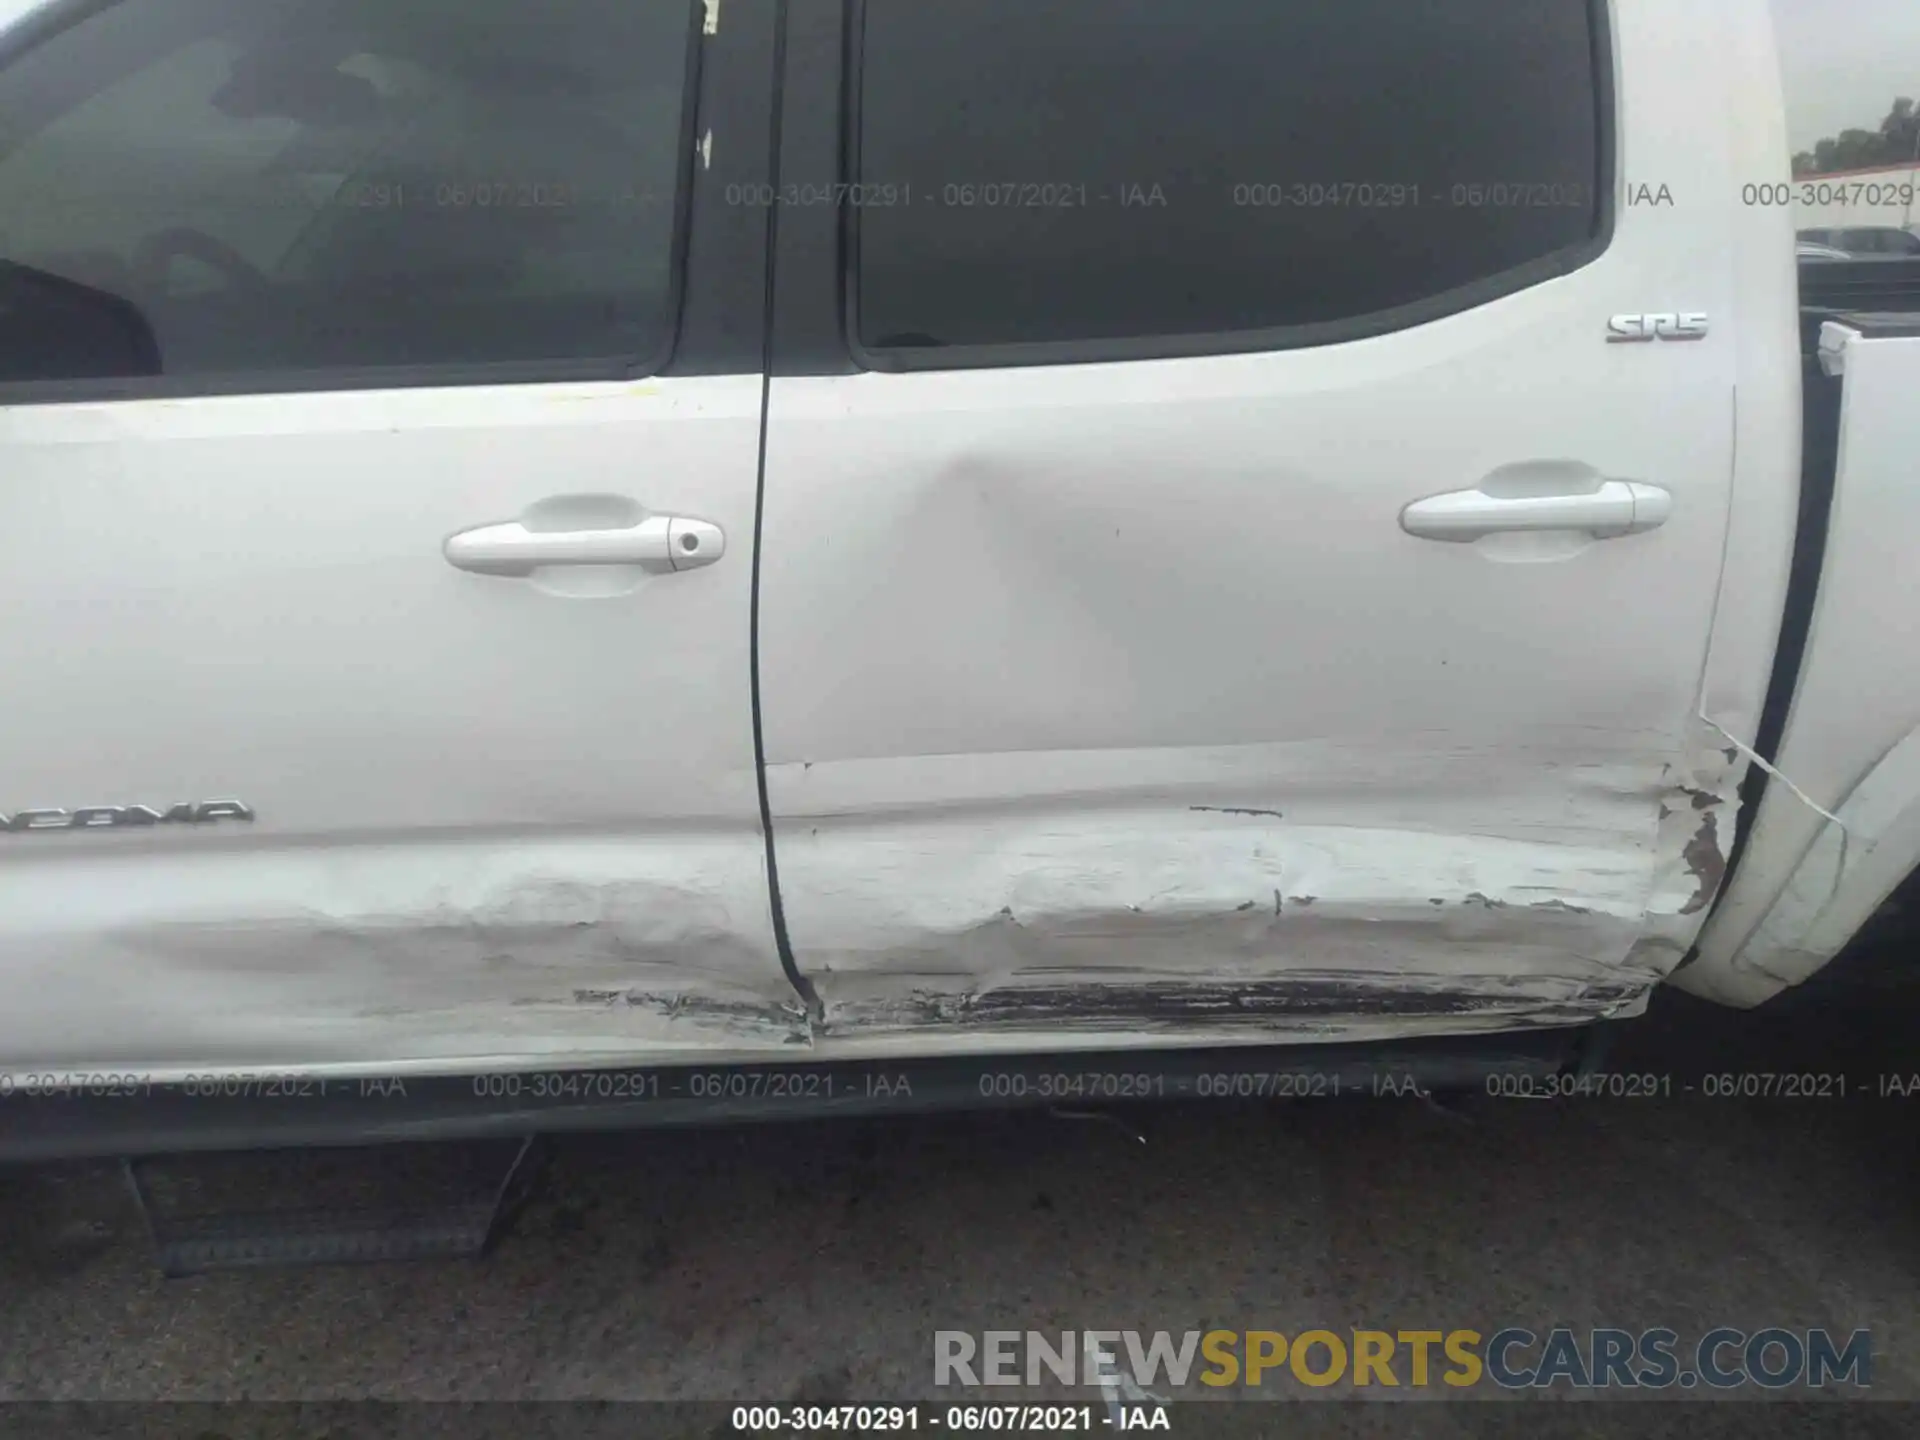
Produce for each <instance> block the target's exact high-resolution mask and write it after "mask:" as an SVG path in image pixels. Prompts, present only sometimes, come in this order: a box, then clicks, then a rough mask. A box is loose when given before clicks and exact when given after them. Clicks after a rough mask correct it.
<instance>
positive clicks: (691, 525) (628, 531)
mask: <svg viewBox="0 0 1920 1440" xmlns="http://www.w3.org/2000/svg"><path fill="white" fill-rule="evenodd" d="M445 553H446V557H447V561H448V563H449V564H452V565H457V566H458V567H459V568H460V569H462V570H471V571H473V572H474V573H475V574H477V575H511V576H526V575H531V574H532V573H533V572H534V571H536V570H538V569H540V568H542V567H543V566H547V565H637V566H639V567H640V568H642V569H644V570H651V571H653V572H655V573H656V574H672V573H673V572H674V571H676V570H697V569H699V568H700V567H701V566H702V565H711V564H713V562H714V561H716V560H718V559H719V558H720V557H721V556H722V555H724V554H726V553H727V537H726V534H725V532H724V531H722V530H721V528H720V527H719V526H718V525H715V524H714V523H712V522H711V521H709V520H689V519H687V518H685V517H684V516H679V515H649V516H648V517H647V518H646V519H644V520H642V521H640V522H639V523H638V524H636V525H627V526H622V527H620V528H617V529H594V530H529V529H528V528H527V527H526V526H525V525H524V524H522V523H521V522H520V521H518V520H509V521H507V522H506V523H505V524H501V525H482V526H480V527H479V528H478V529H474V530H463V531H461V532H460V533H459V534H458V535H453V536H450V537H449V538H448V540H447V543H446V546H445Z"/></svg>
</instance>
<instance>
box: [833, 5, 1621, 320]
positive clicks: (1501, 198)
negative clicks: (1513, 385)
mask: <svg viewBox="0 0 1920 1440" xmlns="http://www.w3.org/2000/svg"><path fill="white" fill-rule="evenodd" d="M859 87H860V90H859V101H860V111H859V127H858V145H859V150H858V154H859V163H858V171H859V173H858V175H857V177H856V178H857V179H858V180H859V181H860V182H861V184H862V186H863V187H867V188H864V189H863V190H862V191H861V192H859V193H858V194H857V196H856V198H857V199H858V200H859V202H860V203H859V207H858V212H857V213H858V222H857V223H858V240H859V250H858V256H859V261H858V274H857V301H858V307H859V308H858V313H859V330H860V338H861V340H862V342H863V343H864V344H865V345H866V346H868V347H869V348H873V349H888V348H897V347H898V348H904V347H933V346H968V345H986V344H999V343H1009V342H1016V343H1017V342H1048V341H1094V340H1113V339H1121V338H1127V337H1142V336H1166V335H1180V334H1197V333H1210V332H1222V331H1236V330H1251V329H1263V328H1268V327H1279V326H1298V325H1310V324H1314V323H1323V322H1341V321H1354V320H1357V319H1359V318H1360V317H1369V316H1378V314H1379V312H1382V311H1391V310H1393V309H1394V308H1395V307H1399V306H1405V305H1408V304H1410V303H1413V302H1417V301H1423V300H1430V299H1433V298H1434V297H1438V296H1443V295H1445V294H1447V292H1449V291H1455V290H1458V289H1460V288H1461V287H1465V286H1469V285H1472V284H1473V283H1474V282H1476V281H1485V280H1488V279H1490V278H1491V277H1495V276H1499V275H1501V274H1502V273H1503V272H1507V271H1511V270H1513V269H1514V268H1515V267H1518V266H1522V265H1525V264H1526V263H1527V262H1529V261H1534V260H1539V259H1541V258H1542V257H1545V256H1552V255H1555V254H1556V253H1558V252H1565V251H1570V250H1574V249H1577V248H1578V247H1581V246H1583V245H1584V244H1586V243H1587V242H1588V241H1589V240H1591V238H1592V237H1593V236H1594V235H1595V234H1596V233H1597V230H1598V227H1599V223H1600V208H1599V207H1600V199H1599V196H1598V194H1597V184H1596V182H1597V181H1598V179H1599V172H1600V149H1601V145H1600V132H1599V120H1598V103H1597V99H1596V85H1595V53H1594V38H1593V27H1592V18H1591V16H1590V14H1589V9H1588V4H1587V0H1527V3H1525V4H1515V3H1513V0H964V3H947V4H940V3H929V0H867V3H866V5H865V20H864V26H863V32H862V36H861V69H860V76H859ZM1374 323H1376V324H1377V323H1379V322H1378V321H1375V322H1374Z"/></svg>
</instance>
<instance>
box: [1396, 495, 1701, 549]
mask: <svg viewBox="0 0 1920 1440" xmlns="http://www.w3.org/2000/svg"><path fill="white" fill-rule="evenodd" d="M1672 513H1673V496H1672V495H1671V494H1670V493H1669V492H1668V491H1665V490H1662V489H1661V488H1660V487H1659V486H1658V485H1643V484H1641V483H1640V482H1639V481H1637V480H1603V481H1601V482H1600V485H1599V488H1598V489H1594V490H1583V491H1575V492H1572V493H1569V494H1564V495H1490V494H1488V493H1487V492H1486V491H1484V490H1450V491H1448V492H1447V493H1446V494H1445V495H1433V496H1429V497H1428V498H1427V499H1425V500H1416V501H1414V502H1413V503H1412V504H1411V505H1409V506H1407V508H1406V509H1404V510H1402V511H1401V512H1400V528H1401V529H1402V530H1405V531H1406V532H1407V533H1408V534H1409V535H1417V536H1419V537H1420V538H1421V539H1422V540H1455V541H1470V540H1478V539H1479V538H1480V537H1481V536H1483V535H1496V534H1500V533H1503V532H1506V531H1513V530H1584V531H1586V532H1587V533H1588V534H1590V535H1592V536H1593V537H1594V538H1595V539H1599V540H1610V539H1612V538H1613V537H1614V536H1616V535H1638V534H1639V533H1641V532H1642V531H1645V530H1652V529H1654V528H1655V527H1656V526H1659V525H1663V524H1665V523H1666V519H1667V516H1668V515H1670V514H1672Z"/></svg>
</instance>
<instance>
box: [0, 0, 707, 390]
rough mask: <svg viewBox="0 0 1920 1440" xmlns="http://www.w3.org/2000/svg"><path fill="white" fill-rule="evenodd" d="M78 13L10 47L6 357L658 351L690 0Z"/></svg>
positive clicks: (513, 0) (243, 363)
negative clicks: (52, 328) (55, 332)
mask: <svg viewBox="0 0 1920 1440" xmlns="http://www.w3.org/2000/svg"><path fill="white" fill-rule="evenodd" d="M77 13H79V14H81V15H82V16H83V17H84V18H81V19H79V20H78V21H77V22H76V23H74V24H72V25H70V26H69V27H68V28H66V29H64V30H61V31H59V32H57V33H54V34H53V35H51V37H50V38H46V39H44V40H42V41H40V42H39V43H37V44H35V43H31V42H29V43H28V46H27V48H26V49H24V51H23V52H21V53H19V54H17V55H14V56H13V57H11V59H10V61H9V63H7V64H6V66H5V68H4V69H0V261H4V262H5V264H4V266H0V374H3V375H4V376H5V377H6V378H9V379H21V378H29V377H31V378H39V379H65V378H77V377H94V376H114V375H126V374H128V373H158V374H166V375H207V374H233V373H259V372H276V371H300V370H312V369H316V368H317V369H333V368H339V367H350V368H356V369H357V368H361V367H384V366H394V365H408V366H416V365H441V364H467V363H486V362H499V361H540V360H565V359H584V358H603V357H604V358H606V359H608V360H609V361H610V362H612V361H615V360H617V359H618V358H620V357H626V358H627V359H629V360H652V359H656V358H658V356H659V355H660V353H661V352H662V351H663V349H664V347H665V343H666V341H667V339H668V337H669V333H670V325H671V317H672V300H673V288H674V287H673V278H674V277H673V263H672V262H673V256H674V250H675V246H674V239H675V228H676V227H675V217H676V213H677V208H678V207H677V206H676V203H675V199H676V189H677V186H678V183H679V178H680V168H681V160H682V157H683V153H684V148H685V147H683V145H682V143H681V134H682V123H683V117H682V112H683V102H684V99H685V93H686V78H685V74H686V66H687V56H688V44H689V35H690V30H689V27H690V24H691V19H692V15H693V5H692V4H691V0H624V3H616V0H121V3H118V4H113V5H107V6H95V7H90V8H83V9H80V10H79V11H78V12H77ZM55 305H58V306H59V307H61V308H62V311H63V313H69V314H71V315H74V316H84V317H85V323H84V324H82V323H81V321H80V320H79V319H75V321H74V324H75V326H76V327H77V329H76V331H75V334H76V335H91V336H93V337H94V339H93V340H92V341H91V342H85V343H83V342H82V341H81V340H79V339H75V338H73V337H72V336H69V338H68V339H67V340H66V341H65V342H64V343H61V344H59V345H54V344H52V343H48V342H47V341H46V338H45V334H44V327H42V326H41V325H40V324H39V323H38V321H37V319H35V317H37V316H39V315H42V314H44V313H47V312H48V310H49V307H52V306H55Z"/></svg>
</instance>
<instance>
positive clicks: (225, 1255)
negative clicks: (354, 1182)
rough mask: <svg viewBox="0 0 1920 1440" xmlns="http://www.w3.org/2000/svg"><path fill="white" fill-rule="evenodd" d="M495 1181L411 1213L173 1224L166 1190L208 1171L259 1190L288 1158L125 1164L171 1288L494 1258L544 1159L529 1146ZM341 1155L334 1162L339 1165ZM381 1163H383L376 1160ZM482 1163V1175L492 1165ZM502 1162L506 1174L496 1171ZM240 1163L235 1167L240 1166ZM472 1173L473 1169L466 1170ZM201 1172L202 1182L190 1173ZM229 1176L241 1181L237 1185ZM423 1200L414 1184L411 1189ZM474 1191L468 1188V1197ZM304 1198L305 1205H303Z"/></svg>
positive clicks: (315, 1213)
mask: <svg viewBox="0 0 1920 1440" xmlns="http://www.w3.org/2000/svg"><path fill="white" fill-rule="evenodd" d="M484 1148H487V1149H492V1150H493V1151H495V1152H496V1153H495V1156H494V1157H493V1158H494V1164H495V1167H496V1171H497V1173H496V1174H495V1175H493V1176H491V1177H478V1178H481V1185H480V1187H479V1193H478V1194H477V1195H472V1194H470V1195H469V1196H468V1197H457V1196H456V1197H454V1198H451V1199H440V1200H438V1201H437V1202H436V1201H434V1200H431V1199H430V1200H428V1201H427V1202H426V1203H424V1204H420V1203H416V1204H414V1205H411V1206H399V1207H395V1206H386V1207H381V1208H329V1207H322V1206H314V1205H312V1204H301V1205H296V1206H294V1207H292V1208H286V1209H276V1210H225V1211H222V1210H201V1211H198V1212H195V1213H188V1214H178V1213H173V1214H169V1213H168V1210H169V1208H170V1207H168V1206H165V1205H163V1204H162V1202H161V1195H160V1192H161V1191H163V1190H176V1191H177V1190H180V1189H191V1188H194V1182H195V1181H202V1182H204V1181H205V1180H206V1179H207V1178H208V1177H207V1176H206V1175H205V1173H204V1172H205V1170H206V1169H207V1168H208V1167H209V1165H210V1164H212V1165H220V1168H224V1169H226V1170H227V1171H228V1172H229V1173H228V1174H227V1175H226V1176H224V1177H218V1178H225V1179H227V1180H229V1181H231V1180H233V1179H235V1178H240V1179H243V1180H245V1181H250V1182H252V1185H253V1188H254V1189H258V1188H260V1182H261V1181H262V1180H263V1179H265V1180H268V1181H269V1182H270V1181H271V1179H272V1178H273V1177H272V1176H271V1175H270V1174H263V1173H262V1172H263V1171H271V1170H273V1169H274V1168H276V1167H277V1166H278V1165H279V1162H281V1161H283V1160H285V1159H286V1158H287V1157H285V1156H284V1155H281V1154H273V1153H269V1154H256V1155H242V1156H228V1157H221V1161H224V1162H225V1163H224V1165H221V1162H220V1161H212V1160H210V1159H209V1157H192V1158H191V1159H189V1160H188V1161H187V1162H186V1163H185V1164H184V1165H183V1164H182V1163H181V1162H180V1161H178V1160H173V1161H167V1160H153V1159H131V1158H130V1159H126V1160H123V1161H122V1162H121V1169H122V1173H123V1174H124V1175H125V1177H126V1181H127V1186H128V1188H129V1189H130V1190H131V1191H132V1192H133V1199H134V1203H135V1205H136V1206H137V1207H138V1208H139V1211H140V1215H141V1218H142V1220H144V1221H145V1223H146V1228H147V1233H148V1235H149V1236H150V1237H151V1238H152V1240H153V1248H154V1255H155V1257H156V1258H157V1260H158V1262H159V1265H160V1269H161V1271H162V1272H163V1273H164V1274H165V1275H167V1276H168V1277H169V1278H170V1279H171V1278H177V1277H179V1276H183V1275H198V1274H203V1273H205V1272H207V1271H209V1270H240V1269H256V1268H260V1267H264V1266H272V1265H339V1264H349V1263H354V1262H364V1261H376V1260H426V1259H478V1258H480V1257H481V1256H483V1255H485V1254H486V1253H487V1251H488V1250H490V1249H491V1248H492V1247H493V1245H494V1242H495V1241H497V1240H498V1239H499V1238H500V1236H501V1235H502V1233H503V1232H504V1231H505V1230H506V1228H507V1227H508V1226H509V1225H510V1224H511V1223H512V1222H513V1219H514V1217H515V1216H516V1215H517V1214H518V1213H519V1210H520V1208H521V1206H522V1205H524V1204H525V1203H526V1201H527V1199H528V1198H529V1196H530V1195H531V1194H532V1191H533V1187H534V1184H535V1183H536V1181H537V1180H538V1178H539V1175H540V1171H541V1168H542V1166H543V1165H544V1163H545V1158H546V1149H545V1146H544V1144H543V1143H542V1142H541V1141H540V1140H539V1139H538V1137H535V1136H528V1137H527V1138H526V1139H525V1140H523V1141H521V1142H520V1144H519V1145H518V1146H513V1147H510V1148H509V1150H508V1151H507V1153H506V1154H505V1155H504V1156H503V1155H500V1154H499V1153H498V1152H499V1147H497V1146H490V1147H484ZM338 1153H339V1152H337V1151H336V1152H333V1154H334V1155H337V1154H338ZM382 1158H383V1161H384V1160H385V1159H386V1158H387V1157H384V1156H383V1157H382ZM463 1158H467V1159H474V1158H478V1159H479V1160H480V1161H481V1163H482V1164H483V1165H484V1164H485V1161H486V1159H487V1158H488V1157H486V1156H485V1155H484V1154H483V1155H480V1156H477V1157H475V1156H469V1157H463ZM501 1160H504V1162H505V1163H504V1169H499V1168H498V1167H499V1164H500V1161H501ZM236 1161H237V1162H238V1163H236ZM464 1168H468V1169H470V1170H471V1169H472V1168H473V1167H472V1166H471V1165H469V1166H467V1167H464ZM195 1172H201V1173H195ZM234 1172H239V1173H238V1176H236V1174H235V1173H234ZM410 1188H411V1189H412V1190H413V1192H414V1194H415V1195H416V1197H417V1196H419V1195H420V1193H421V1192H422V1190H423V1188H430V1187H422V1186H421V1185H420V1184H419V1183H418V1177H415V1178H414V1183H413V1184H412V1186H411V1187H410ZM469 1188H470V1189H471V1187H469ZM308 1198H310V1197H308Z"/></svg>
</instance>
